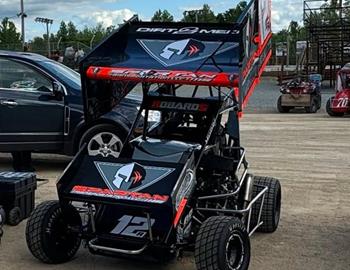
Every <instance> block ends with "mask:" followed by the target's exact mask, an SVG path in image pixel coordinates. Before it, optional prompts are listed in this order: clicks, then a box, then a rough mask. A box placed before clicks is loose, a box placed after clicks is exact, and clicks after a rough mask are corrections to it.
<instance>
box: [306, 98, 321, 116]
mask: <svg viewBox="0 0 350 270" xmlns="http://www.w3.org/2000/svg"><path fill="white" fill-rule="evenodd" d="M317 108H318V103H317V100H316V98H314V97H312V98H311V104H310V106H309V107H305V111H306V112H307V113H316V112H317V110H318V109H317Z"/></svg>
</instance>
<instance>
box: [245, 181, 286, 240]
mask: <svg viewBox="0 0 350 270" xmlns="http://www.w3.org/2000/svg"><path fill="white" fill-rule="evenodd" d="M263 187H268V190H267V192H266V193H265V200H264V205H263V208H262V212H261V218H260V221H262V222H263V224H262V225H261V226H260V227H259V228H258V230H257V231H259V232H264V233H273V232H274V231H276V230H277V228H278V225H279V221H280V216H281V200H282V189H281V184H280V181H279V180H277V179H275V178H271V177H263V176H254V186H253V198H254V197H255V196H257V195H258V194H259V192H261V191H262V190H263ZM260 206H261V204H260V203H259V200H258V203H256V204H255V205H254V206H253V208H252V220H251V224H253V225H254V226H255V225H257V223H258V218H259V212H260Z"/></svg>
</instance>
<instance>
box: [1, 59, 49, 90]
mask: <svg viewBox="0 0 350 270" xmlns="http://www.w3.org/2000/svg"><path fill="white" fill-rule="evenodd" d="M0 89H6V90H21V91H29V92H33V91H41V92H50V91H52V81H51V80H49V79H48V78H46V77H45V76H44V75H42V74H41V73H39V72H38V71H37V70H35V69H34V68H32V67H30V66H28V65H25V64H23V63H19V62H16V61H13V60H9V59H4V58H0Z"/></svg>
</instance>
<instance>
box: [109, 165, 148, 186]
mask: <svg viewBox="0 0 350 270" xmlns="http://www.w3.org/2000/svg"><path fill="white" fill-rule="evenodd" d="M145 176H146V171H145V169H144V168H143V167H142V166H141V165H139V164H137V163H130V164H127V165H125V166H123V167H121V168H120V169H119V170H118V171H117V172H116V174H115V175H114V181H113V185H114V186H116V187H117V188H121V187H122V185H123V184H128V183H129V184H128V186H127V188H126V189H132V188H135V187H138V186H140V185H141V183H142V180H143V179H145Z"/></svg>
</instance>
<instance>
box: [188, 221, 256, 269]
mask: <svg viewBox="0 0 350 270" xmlns="http://www.w3.org/2000/svg"><path fill="white" fill-rule="evenodd" d="M195 261H196V267H197V269H198V270H209V269H213V270H246V269H248V267H249V262H250V239H249V236H248V233H247V230H246V228H245V226H244V225H243V223H242V222H241V221H240V220H239V219H238V218H234V217H225V216H217V217H210V218H209V219H207V220H206V221H205V222H204V223H203V224H202V225H201V227H200V230H199V232H198V234H197V238H196V247H195Z"/></svg>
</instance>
